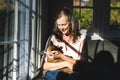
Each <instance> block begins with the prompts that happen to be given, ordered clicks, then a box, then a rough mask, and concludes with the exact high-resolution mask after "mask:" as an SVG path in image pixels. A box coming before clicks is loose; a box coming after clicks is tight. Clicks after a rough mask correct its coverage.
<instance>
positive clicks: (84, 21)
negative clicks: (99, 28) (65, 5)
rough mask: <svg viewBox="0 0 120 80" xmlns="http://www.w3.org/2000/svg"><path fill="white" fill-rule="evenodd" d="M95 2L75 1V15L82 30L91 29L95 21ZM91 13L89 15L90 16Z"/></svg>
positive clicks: (89, 0) (86, 0) (91, 0)
mask: <svg viewBox="0 0 120 80" xmlns="http://www.w3.org/2000/svg"><path fill="white" fill-rule="evenodd" d="M92 6H93V0H74V1H73V13H74V14H75V16H76V17H77V18H78V19H79V24H80V25H79V26H80V28H81V29H89V28H90V27H91V25H92V20H93V7H92ZM88 13H89V14H88Z"/></svg>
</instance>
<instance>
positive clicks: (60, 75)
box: [45, 70, 81, 80]
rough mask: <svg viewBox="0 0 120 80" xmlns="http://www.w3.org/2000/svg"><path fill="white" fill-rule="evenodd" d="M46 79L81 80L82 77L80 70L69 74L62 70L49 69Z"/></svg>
mask: <svg viewBox="0 0 120 80" xmlns="http://www.w3.org/2000/svg"><path fill="white" fill-rule="evenodd" d="M45 80H81V77H80V74H79V73H78V72H74V73H72V74H67V73H64V72H63V71H60V70H54V71H47V73H46V76H45Z"/></svg>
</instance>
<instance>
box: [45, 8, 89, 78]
mask: <svg viewBox="0 0 120 80" xmlns="http://www.w3.org/2000/svg"><path fill="white" fill-rule="evenodd" d="M53 33H54V34H52V36H51V39H50V42H51V43H52V44H53V45H55V46H57V47H59V48H61V50H62V53H60V52H59V51H57V50H55V51H54V50H53V51H51V52H49V51H46V57H45V61H44V63H43V69H44V70H47V72H46V76H45V80H80V79H81V77H80V73H79V72H76V71H74V69H73V68H74V65H75V64H76V61H78V60H80V61H83V62H87V45H85V44H86V37H85V36H83V35H81V34H80V33H79V28H78V21H77V19H76V18H75V17H74V15H73V13H72V12H71V11H70V10H68V9H62V10H61V11H60V12H59V13H58V15H57V16H56V21H55V26H54V29H53ZM53 53H54V54H53ZM69 56H70V57H69ZM49 57H51V58H59V59H62V61H61V62H49ZM62 68H68V69H70V70H71V71H72V73H70V74H69V73H66V72H64V71H62V70H61V69H62ZM73 76H74V77H73ZM61 77H63V78H64V79H61Z"/></svg>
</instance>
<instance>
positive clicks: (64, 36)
mask: <svg viewBox="0 0 120 80" xmlns="http://www.w3.org/2000/svg"><path fill="white" fill-rule="evenodd" d="M63 40H65V41H67V42H70V41H71V40H72V36H71V35H63Z"/></svg>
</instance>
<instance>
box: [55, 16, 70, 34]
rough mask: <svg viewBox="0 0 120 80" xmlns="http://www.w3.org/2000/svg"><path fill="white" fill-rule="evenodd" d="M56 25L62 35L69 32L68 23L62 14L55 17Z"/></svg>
mask: <svg viewBox="0 0 120 80" xmlns="http://www.w3.org/2000/svg"><path fill="white" fill-rule="evenodd" d="M57 26H58V28H59V30H60V31H61V32H62V34H63V35H69V33H70V23H69V21H68V17H67V16H62V17H61V18H59V19H57Z"/></svg>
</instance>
